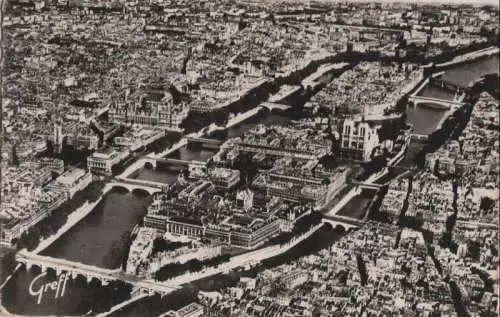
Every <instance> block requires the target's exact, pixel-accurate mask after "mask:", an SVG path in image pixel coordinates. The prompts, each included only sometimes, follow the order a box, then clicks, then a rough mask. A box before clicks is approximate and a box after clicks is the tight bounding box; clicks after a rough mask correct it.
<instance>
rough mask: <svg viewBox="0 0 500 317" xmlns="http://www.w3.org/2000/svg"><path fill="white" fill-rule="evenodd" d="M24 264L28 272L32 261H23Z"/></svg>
mask: <svg viewBox="0 0 500 317" xmlns="http://www.w3.org/2000/svg"><path fill="white" fill-rule="evenodd" d="M24 265H26V271H28V272H29V270H31V267H32V266H33V263H31V262H29V261H26V262H24Z"/></svg>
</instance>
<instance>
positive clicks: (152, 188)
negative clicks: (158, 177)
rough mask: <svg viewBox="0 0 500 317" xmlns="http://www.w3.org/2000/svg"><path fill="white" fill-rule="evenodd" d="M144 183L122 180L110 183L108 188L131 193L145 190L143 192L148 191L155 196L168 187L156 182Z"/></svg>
mask: <svg viewBox="0 0 500 317" xmlns="http://www.w3.org/2000/svg"><path fill="white" fill-rule="evenodd" d="M144 183H146V184H144ZM144 183H143V182H142V181H140V180H138V181H137V182H135V180H130V179H126V180H120V181H112V182H110V183H108V184H107V186H109V188H110V189H111V188H113V187H121V188H125V189H127V190H128V191H129V192H132V191H134V190H143V191H146V192H147V193H148V194H150V195H153V194H154V193H158V192H161V191H163V189H164V188H165V186H167V184H162V183H156V182H148V181H145V182H144ZM152 183H156V184H154V185H153V184H152Z"/></svg>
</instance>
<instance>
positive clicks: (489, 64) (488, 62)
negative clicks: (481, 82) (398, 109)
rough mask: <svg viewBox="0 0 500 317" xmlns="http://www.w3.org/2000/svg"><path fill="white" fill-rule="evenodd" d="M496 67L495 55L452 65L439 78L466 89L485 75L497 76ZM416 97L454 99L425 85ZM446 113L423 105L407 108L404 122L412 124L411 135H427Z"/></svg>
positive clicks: (451, 94)
mask: <svg viewBox="0 0 500 317" xmlns="http://www.w3.org/2000/svg"><path fill="white" fill-rule="evenodd" d="M498 66H499V55H498V54H496V55H492V56H488V57H484V58H480V59H476V60H474V61H471V62H468V63H464V64H458V65H454V66H452V67H451V68H449V69H447V70H445V71H444V74H443V75H442V76H441V78H442V79H443V80H445V81H447V82H450V83H453V84H456V85H460V86H465V87H467V86H468V85H469V83H471V82H473V81H474V80H477V79H479V78H480V77H482V76H484V75H486V74H491V73H497V74H498V72H499V71H498ZM417 95H418V96H423V97H431V98H438V99H445V100H453V97H454V94H453V93H451V92H449V91H447V90H444V89H440V88H439V87H434V86H430V85H426V86H425V87H424V88H423V89H422V90H420V91H419V92H418V94H417ZM447 112H448V111H447V110H439V109H431V108H428V107H426V106H425V105H424V104H421V105H419V106H418V107H407V110H406V121H407V122H408V123H411V124H413V133H415V134H422V135H429V134H431V133H432V132H434V131H435V130H436V129H437V128H438V126H439V124H440V122H441V121H442V120H443V118H444V117H445V116H446V115H447Z"/></svg>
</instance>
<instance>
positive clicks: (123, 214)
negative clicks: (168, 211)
mask: <svg viewBox="0 0 500 317" xmlns="http://www.w3.org/2000/svg"><path fill="white" fill-rule="evenodd" d="M474 65H476V66H474ZM478 68H479V69H480V70H478ZM493 72H498V56H493V57H490V58H486V59H481V60H479V61H477V62H472V63H470V64H464V65H459V66H457V67H455V68H453V69H451V70H448V71H447V72H446V75H445V79H446V76H449V78H451V79H453V80H456V81H457V83H464V82H465V83H468V82H470V81H471V80H473V79H476V78H477V77H478V76H482V75H484V74H486V73H493ZM426 93H431V94H432V91H430V92H426ZM443 113H444V111H439V110H436V111H435V110H431V109H427V108H424V107H418V108H417V109H413V110H409V111H408V116H407V117H408V121H410V122H412V123H414V124H417V123H418V124H419V125H420V126H421V128H419V129H421V131H423V132H424V133H426V134H428V133H431V132H432V131H433V127H434V128H435V126H437V124H438V123H439V121H440V120H441V118H442V116H443ZM293 119H296V118H294V117H293V116H291V115H290V114H287V113H284V114H275V113H269V112H264V113H261V114H259V115H258V116H257V117H255V118H252V119H249V120H248V121H245V122H243V123H242V124H240V125H239V126H237V127H233V128H231V129H230V130H229V131H227V132H224V133H217V134H215V135H213V137H216V138H219V139H226V138H230V137H236V136H239V135H242V134H243V133H245V132H246V131H248V130H249V129H251V128H252V127H253V126H255V125H256V124H258V123H264V124H273V123H276V124H278V123H281V124H283V123H286V122H290V121H291V120H293ZM213 154H214V151H212V150H207V149H202V148H197V149H190V148H187V147H186V148H182V149H180V150H179V151H178V152H174V153H173V154H172V157H177V158H181V159H189V160H192V159H194V160H202V161H205V160H207V159H208V158H209V157H210V156H212V155H213ZM178 171H179V168H177V167H169V168H160V169H158V170H147V169H143V170H140V171H138V172H137V173H136V174H135V175H134V177H136V178H139V179H150V180H154V181H160V182H166V183H172V182H173V181H175V178H176V177H177V173H178ZM368 200H369V197H360V199H359V201H353V202H352V203H351V204H349V205H348V207H347V209H349V208H353V210H352V213H351V214H352V215H354V216H358V215H360V214H361V213H360V212H359V210H358V209H360V208H364V207H365V205H366V203H367V202H368ZM150 201H151V197H150V196H149V195H147V194H146V193H143V192H140V191H138V192H136V191H134V192H131V193H130V192H128V191H125V190H120V189H114V190H112V191H111V192H109V193H108V194H107V195H106V196H105V197H104V198H103V200H102V202H101V203H100V204H99V205H98V206H97V207H96V208H95V210H94V211H93V212H92V213H91V214H90V215H89V216H87V217H86V218H85V219H83V220H82V221H81V222H80V223H78V224H77V225H75V226H74V227H73V228H72V229H71V230H69V231H68V232H67V233H66V234H65V235H64V237H63V238H61V239H59V240H58V241H57V242H55V243H54V244H52V245H51V246H50V247H49V248H47V249H46V250H45V251H44V252H43V254H45V255H49V256H53V257H59V258H63V259H68V260H72V261H77V262H82V263H85V264H91V265H95V266H100V267H104V268H110V269H111V268H117V267H119V266H120V265H121V260H122V258H123V256H124V254H125V253H126V248H125V245H126V243H125V242H126V239H127V237H128V235H129V233H130V232H131V231H132V230H133V228H134V226H135V225H136V224H137V222H138V220H139V219H140V218H141V217H142V216H143V215H144V214H145V213H146V208H147V206H148V204H149V203H150ZM343 213H344V212H343ZM347 213H348V212H345V214H347ZM341 236H342V234H341V233H339V232H335V231H334V230H333V229H331V228H323V229H322V230H321V231H320V232H318V233H317V235H316V238H315V239H309V240H307V241H305V242H304V243H302V244H299V245H298V246H297V247H296V248H294V249H293V250H292V251H291V253H289V254H287V255H286V256H284V257H279V258H277V259H273V260H272V261H270V262H269V263H268V265H269V266H272V265H276V264H280V263H283V262H284V261H286V259H287V258H289V257H291V256H293V257H298V256H302V255H304V254H309V253H311V252H314V251H315V250H317V249H318V248H324V247H328V246H329V245H331V244H332V243H334V242H335V241H337V240H338V239H339V237H341ZM10 262H11V259H10V258H9V257H5V258H4V259H3V260H2V263H0V266H1V268H2V272H1V275H0V277H2V280H3V279H4V278H5V276H7V275H8V274H9V273H10V272H11V270H12V269H11V268H12V263H10ZM39 274H40V271H39V270H37V269H33V268H32V269H31V271H30V272H27V271H26V269H25V268H24V267H22V268H21V269H20V270H18V271H17V272H16V273H15V274H14V276H13V278H12V279H11V280H10V281H9V282H8V283H7V284H6V286H5V288H4V289H3V290H2V302H3V305H4V306H5V307H6V308H7V309H8V310H9V311H10V312H12V313H17V314H26V315H49V314H52V315H82V314H87V313H89V314H95V313H96V312H99V311H105V310H107V309H109V308H110V307H111V306H113V305H115V304H117V303H119V302H120V301H122V300H124V299H126V298H127V297H128V296H129V292H130V286H129V285H125V284H123V283H111V284H109V285H108V286H101V285H100V282H99V281H97V280H95V279H93V280H92V281H91V282H90V283H87V282H86V280H85V278H83V277H78V278H77V279H75V280H70V281H69V282H68V284H67V287H66V293H65V295H64V297H62V298H58V299H54V293H53V292H52V293H51V292H50V291H49V292H48V293H46V294H44V296H43V299H42V300H41V303H40V304H37V302H36V298H35V297H33V296H31V295H30V294H29V292H28V290H29V285H30V283H31V281H32V280H33V279H34V278H35V277H37V276H38V275H39ZM245 274H248V273H245ZM237 278H238V273H232V274H230V275H227V276H223V277H221V276H218V277H215V278H209V279H206V280H203V281H200V282H197V283H192V284H190V285H188V286H187V287H185V288H183V289H182V290H180V291H178V292H176V293H173V294H171V295H169V296H167V297H165V298H163V299H160V298H159V296H153V297H150V298H146V299H143V300H141V301H138V302H137V303H134V304H132V305H130V306H128V307H126V308H125V309H124V310H122V311H120V312H118V313H116V314H114V315H113V316H144V317H149V316H155V317H156V316H158V315H159V314H160V313H163V312H165V311H167V310H168V309H176V308H179V307H180V306H183V305H185V304H187V303H189V302H190V301H192V300H193V299H194V298H195V296H196V293H197V291H198V290H200V289H201V290H210V289H217V288H220V287H223V286H224V285H231V284H232V283H235V281H237ZM54 280H56V277H55V273H54V272H53V271H51V270H49V271H48V275H47V276H44V277H42V278H40V279H39V280H37V283H38V284H37V285H38V286H39V285H40V284H41V283H43V282H51V281H54Z"/></svg>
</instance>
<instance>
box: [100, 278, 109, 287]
mask: <svg viewBox="0 0 500 317" xmlns="http://www.w3.org/2000/svg"><path fill="white" fill-rule="evenodd" d="M100 281H101V285H102V286H107V285H108V284H109V282H110V280H108V279H106V278H101V279H100Z"/></svg>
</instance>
